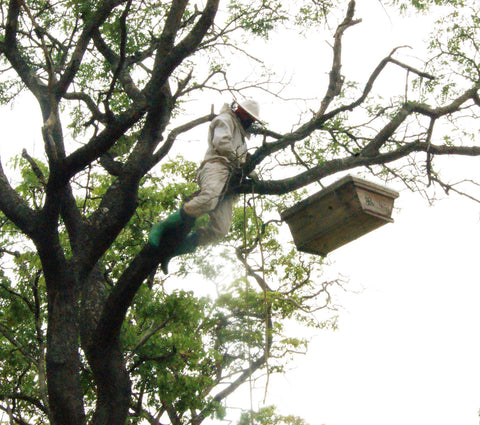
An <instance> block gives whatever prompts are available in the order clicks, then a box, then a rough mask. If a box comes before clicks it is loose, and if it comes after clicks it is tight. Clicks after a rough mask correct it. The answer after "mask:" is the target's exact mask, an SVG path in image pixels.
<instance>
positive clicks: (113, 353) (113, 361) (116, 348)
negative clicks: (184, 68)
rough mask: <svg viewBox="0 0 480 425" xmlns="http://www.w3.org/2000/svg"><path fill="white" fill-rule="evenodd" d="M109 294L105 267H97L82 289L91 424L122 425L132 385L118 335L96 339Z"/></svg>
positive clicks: (82, 328) (83, 334)
mask: <svg viewBox="0 0 480 425" xmlns="http://www.w3.org/2000/svg"><path fill="white" fill-rule="evenodd" d="M107 296H108V291H107V288H106V286H105V281H104V278H103V273H102V268H101V266H99V265H96V266H95V268H94V269H93V271H92V272H91V273H90V276H89V278H88V279H87V282H86V284H85V286H84V288H83V292H82V303H81V337H82V346H83V349H84V350H85V353H86V355H87V359H88V362H89V365H90V368H91V371H92V374H93V379H94V382H95V385H96V393H97V404H96V408H95V413H94V415H93V417H92V420H91V422H90V423H91V425H123V424H124V423H125V421H126V418H127V415H128V408H129V405H130V397H131V383H130V377H129V375H128V372H127V369H126V365H125V360H124V358H123V352H122V348H121V346H120V342H119V339H118V336H116V337H115V338H113V339H112V340H111V341H110V342H109V343H108V344H102V343H101V342H100V341H98V340H97V339H96V338H95V335H96V329H97V326H98V321H99V318H100V315H101V313H102V311H103V310H104V306H105V300H106V299H107Z"/></svg>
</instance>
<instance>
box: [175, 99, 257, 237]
mask: <svg viewBox="0 0 480 425" xmlns="http://www.w3.org/2000/svg"><path fill="white" fill-rule="evenodd" d="M248 137H249V136H248V134H247V133H246V132H245V130H244V129H243V127H242V125H241V123H240V121H239V119H238V118H237V116H236V115H235V114H234V113H233V112H232V110H231V108H230V106H229V105H228V104H225V105H223V107H222V109H221V111H220V114H219V115H218V116H217V117H215V118H214V120H213V121H212V122H211V124H210V128H209V131H208V149H207V152H206V153H205V157H204V160H203V162H202V164H201V166H200V169H199V171H198V174H197V179H198V185H199V186H200V192H199V193H198V194H197V195H196V196H195V197H194V198H193V199H191V200H190V201H188V202H186V203H185V204H184V206H183V209H184V211H185V213H186V214H188V215H189V216H192V217H195V218H197V217H200V216H202V215H204V214H207V213H208V214H209V216H210V221H209V223H208V225H207V226H206V227H205V228H203V229H198V230H197V234H198V243H199V245H206V244H209V243H213V242H217V241H219V240H220V239H222V238H223V237H224V236H225V235H226V234H227V233H228V231H229V230H230V225H231V223H232V212H233V205H234V203H235V197H234V196H232V195H228V196H224V192H225V190H226V187H227V183H228V180H229V178H230V175H231V173H232V170H233V169H234V168H239V167H241V165H242V164H243V163H244V162H245V158H246V155H247V146H246V144H245V138H248Z"/></svg>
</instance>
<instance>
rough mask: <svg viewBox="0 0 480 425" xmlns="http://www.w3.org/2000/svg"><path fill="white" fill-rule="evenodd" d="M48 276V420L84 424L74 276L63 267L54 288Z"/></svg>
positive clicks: (71, 424) (63, 424) (60, 424)
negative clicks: (49, 416)
mask: <svg viewBox="0 0 480 425" xmlns="http://www.w3.org/2000/svg"><path fill="white" fill-rule="evenodd" d="M48 280H49V279H48V278H47V286H50V288H49V290H48V330H47V355H46V366H47V384H48V385H47V386H48V395H49V405H50V411H51V420H52V422H53V424H54V425H84V424H85V413H84V409H83V394H82V389H81V385H80V358H79V346H78V340H79V330H78V308H77V304H78V295H77V291H76V289H75V279H74V277H73V276H71V275H69V274H68V273H66V270H65V271H63V273H62V272H61V271H60V273H59V275H58V276H57V279H56V282H55V285H54V287H53V288H51V286H53V285H52V284H51V283H50V284H48Z"/></svg>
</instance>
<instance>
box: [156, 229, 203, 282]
mask: <svg viewBox="0 0 480 425" xmlns="http://www.w3.org/2000/svg"><path fill="white" fill-rule="evenodd" d="M197 247H198V234H197V233H195V232H192V233H190V234H189V235H188V236H187V237H186V238H185V239H184V240H183V241H181V242H180V244H179V245H178V246H177V247H176V249H175V252H174V253H173V254H172V255H171V256H169V257H167V258H164V259H163V260H162V262H161V264H160V268H161V269H162V272H163V273H164V274H168V263H169V262H170V260H171V259H172V258H173V257H177V256H178V255H184V254H191V253H192V252H195V250H196V249H197Z"/></svg>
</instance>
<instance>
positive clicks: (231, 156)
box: [211, 117, 238, 162]
mask: <svg viewBox="0 0 480 425" xmlns="http://www.w3.org/2000/svg"><path fill="white" fill-rule="evenodd" d="M211 131H212V145H213V149H214V150H215V152H216V153H217V154H218V155H220V156H224V157H225V158H227V159H228V160H230V161H232V162H235V161H236V160H237V159H238V153H237V152H236V149H235V146H234V143H233V131H234V127H233V123H230V122H229V121H227V120H224V119H221V118H219V117H217V119H216V120H215V121H214V122H213V123H212V130H211Z"/></svg>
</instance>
